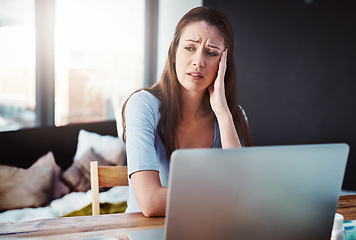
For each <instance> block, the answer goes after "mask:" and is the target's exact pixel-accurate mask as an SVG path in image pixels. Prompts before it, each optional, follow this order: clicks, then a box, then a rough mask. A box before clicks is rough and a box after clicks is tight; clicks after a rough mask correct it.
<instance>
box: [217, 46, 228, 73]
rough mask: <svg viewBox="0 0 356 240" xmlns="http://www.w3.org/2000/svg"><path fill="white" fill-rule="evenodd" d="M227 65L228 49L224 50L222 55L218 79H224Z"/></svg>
mask: <svg viewBox="0 0 356 240" xmlns="http://www.w3.org/2000/svg"><path fill="white" fill-rule="evenodd" d="M226 65H227V48H225V49H224V51H222V53H221V57H220V62H219V71H218V75H217V77H218V78H219V77H222V79H224V76H225V72H226Z"/></svg>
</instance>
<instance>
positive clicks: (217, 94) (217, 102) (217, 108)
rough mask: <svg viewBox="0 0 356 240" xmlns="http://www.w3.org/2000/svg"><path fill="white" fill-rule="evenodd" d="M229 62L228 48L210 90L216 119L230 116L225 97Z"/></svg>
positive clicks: (223, 54)
mask: <svg viewBox="0 0 356 240" xmlns="http://www.w3.org/2000/svg"><path fill="white" fill-rule="evenodd" d="M226 61H227V48H225V50H224V51H222V53H221V57H220V62H219V69H218V74H217V77H216V79H215V80H214V82H212V83H211V84H210V86H209V88H208V90H209V93H210V105H211V108H212V110H213V111H214V113H215V115H216V117H219V116H220V115H222V114H229V113H230V111H229V108H228V105H227V101H226V96H225V83H224V79H225V72H226Z"/></svg>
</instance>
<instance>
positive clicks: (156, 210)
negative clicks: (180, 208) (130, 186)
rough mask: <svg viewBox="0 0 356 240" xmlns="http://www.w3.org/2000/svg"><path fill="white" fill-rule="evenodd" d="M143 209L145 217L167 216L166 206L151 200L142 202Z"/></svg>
mask: <svg viewBox="0 0 356 240" xmlns="http://www.w3.org/2000/svg"><path fill="white" fill-rule="evenodd" d="M140 208H141V211H142V213H143V215H144V216H145V217H162V216H165V209H164V206H160V205H159V204H157V203H153V202H150V201H147V202H145V203H144V204H141V206H140Z"/></svg>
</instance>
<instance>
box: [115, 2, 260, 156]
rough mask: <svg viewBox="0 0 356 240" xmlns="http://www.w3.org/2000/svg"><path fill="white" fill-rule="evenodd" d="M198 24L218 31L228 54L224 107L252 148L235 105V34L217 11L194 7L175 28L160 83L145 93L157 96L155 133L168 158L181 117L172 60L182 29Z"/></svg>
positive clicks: (123, 135) (123, 136)
mask: <svg viewBox="0 0 356 240" xmlns="http://www.w3.org/2000/svg"><path fill="white" fill-rule="evenodd" d="M200 21H203V22H206V23H207V24H208V25H210V26H215V27H217V28H218V29H219V31H220V34H221V36H222V37H223V38H224V43H225V46H226V47H227V48H228V51H229V54H228V58H227V69H226V73H225V95H226V99H227V103H228V106H229V109H230V112H231V114H232V116H233V119H234V123H235V127H236V130H237V132H238V135H239V136H240V137H242V139H243V141H244V144H245V146H252V145H253V143H252V137H251V133H250V128H249V125H248V122H247V121H246V119H245V116H244V114H243V110H242V109H241V108H240V106H239V104H238V101H237V78H236V68H235V62H234V56H233V52H234V33H233V30H232V27H231V25H230V22H229V20H228V19H227V17H226V15H225V14H224V13H223V12H221V11H219V10H216V9H212V8H207V7H197V8H194V9H192V10H190V11H189V12H188V13H186V14H185V15H184V16H183V17H182V19H181V20H180V21H179V22H178V24H177V26H176V29H175V34H174V37H173V40H172V42H171V45H170V47H169V50H168V58H167V62H166V66H165V68H164V70H163V74H162V76H161V80H160V81H159V82H158V83H156V84H155V85H153V86H152V87H150V88H146V89H145V90H147V91H149V92H150V93H152V94H153V95H154V96H156V97H157V98H158V99H159V100H160V102H161V104H160V108H159V111H160V114H161V119H160V120H159V122H158V125H157V131H158V134H159V136H160V138H161V140H162V143H163V144H164V146H165V148H166V151H167V157H168V158H169V157H170V155H171V153H172V152H173V151H174V150H175V149H176V148H177V146H178V139H177V129H178V126H179V122H180V120H181V118H182V114H183V113H182V96H181V88H180V83H179V82H178V78H177V73H176V69H175V63H174V59H175V56H176V52H177V47H178V44H179V40H180V37H181V35H182V32H183V30H184V28H185V27H186V26H187V25H188V24H190V23H193V22H200ZM136 92H137V91H136ZM133 94H134V93H133ZM206 94H209V92H208V91H207V92H206ZM131 96H132V95H131ZM127 101H128V100H126V102H125V103H124V105H123V108H122V125H123V134H122V138H123V140H124V142H126V122H125V108H126V103H127Z"/></svg>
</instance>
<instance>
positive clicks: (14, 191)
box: [0, 121, 128, 221]
mask: <svg viewBox="0 0 356 240" xmlns="http://www.w3.org/2000/svg"><path fill="white" fill-rule="evenodd" d="M0 143H1V144H0V152H1V155H0V211H1V212H2V213H1V214H0V221H21V220H32V219H39V218H52V217H60V216H70V215H71V214H73V212H78V211H79V210H82V209H85V208H86V209H90V208H89V207H88V205H89V204H90V203H91V193H90V180H89V179H90V176H89V163H90V161H93V160H95V161H98V162H99V165H103V166H105V165H126V152H125V145H124V143H123V141H122V140H121V138H120V137H118V136H117V130H116V122H115V121H107V122H97V123H86V124H72V125H67V126H61V127H54V126H52V127H38V128H30V129H21V130H17V131H9V132H2V133H0ZM127 198H128V189H127V187H115V188H112V189H101V193H100V201H101V202H102V203H104V202H105V203H110V204H112V205H113V206H114V207H117V209H118V211H119V212H123V211H124V210H125V206H126V205H125V204H126V201H127ZM113 206H111V207H113ZM111 211H112V210H109V212H111ZM81 214H82V213H81ZM86 214H90V213H88V212H86ZM86 214H84V215H86ZM79 215H80V214H79Z"/></svg>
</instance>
